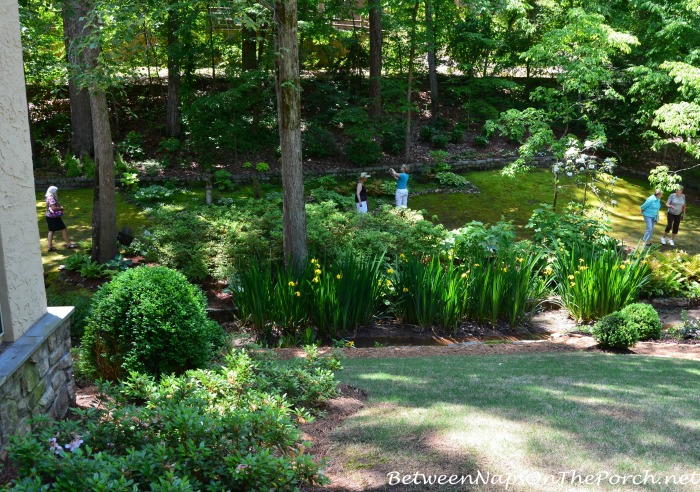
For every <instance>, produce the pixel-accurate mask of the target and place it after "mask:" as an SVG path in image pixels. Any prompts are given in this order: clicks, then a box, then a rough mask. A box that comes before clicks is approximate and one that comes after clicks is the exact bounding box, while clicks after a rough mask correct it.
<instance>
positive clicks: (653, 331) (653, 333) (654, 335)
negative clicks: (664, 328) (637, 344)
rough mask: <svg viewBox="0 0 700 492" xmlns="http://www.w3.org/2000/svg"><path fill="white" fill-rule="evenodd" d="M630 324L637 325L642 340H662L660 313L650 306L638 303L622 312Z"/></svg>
mask: <svg viewBox="0 0 700 492" xmlns="http://www.w3.org/2000/svg"><path fill="white" fill-rule="evenodd" d="M620 314H622V315H623V316H624V317H625V318H626V319H627V323H628V324H632V325H635V326H636V328H637V331H638V332H639V339H640V340H658V339H659V338H661V320H660V319H659V313H657V312H656V309H654V308H653V307H652V306H650V305H649V304H643V303H641V302H637V303H634V304H630V305H628V306H627V307H625V308H624V309H623V310H622V311H620Z"/></svg>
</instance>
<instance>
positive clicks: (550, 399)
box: [331, 353, 700, 491]
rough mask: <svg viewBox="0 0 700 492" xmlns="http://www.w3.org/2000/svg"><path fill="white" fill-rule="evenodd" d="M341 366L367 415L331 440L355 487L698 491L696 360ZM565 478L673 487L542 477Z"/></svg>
mask: <svg viewBox="0 0 700 492" xmlns="http://www.w3.org/2000/svg"><path fill="white" fill-rule="evenodd" d="M343 365H344V367H345V369H344V371H342V372H341V373H340V375H339V378H340V380H341V381H342V382H344V383H347V384H350V385H353V386H356V387H360V388H363V389H365V390H367V391H368V393H369V401H368V404H367V406H366V407H365V408H364V409H362V410H361V411H360V412H359V413H358V414H356V415H354V416H353V417H351V418H349V419H348V420H346V421H345V422H344V423H343V424H342V425H341V426H340V427H339V428H338V429H336V430H335V431H334V433H333V434H332V441H333V442H332V444H331V449H332V456H333V461H334V462H335V463H336V466H338V467H341V468H342V469H344V470H345V473H346V475H347V476H348V477H350V478H352V479H354V480H355V481H358V482H361V481H362V480H363V478H364V479H366V478H367V477H374V480H375V482H374V485H378V483H377V482H376V480H378V479H380V478H381V479H382V480H384V482H383V483H384V484H388V483H389V482H388V476H387V474H388V473H390V472H398V473H399V474H400V475H401V476H403V475H413V474H414V473H416V472H419V473H423V474H426V475H430V474H438V475H439V474H447V475H452V474H456V475H466V474H476V473H478V472H479V471H480V472H481V473H482V474H486V473H487V472H488V473H491V475H494V474H495V475H503V476H506V475H508V474H511V475H512V476H513V477H520V478H522V477H529V480H530V482H529V483H528V484H524V485H523V484H520V485H517V486H511V487H510V488H509V490H523V491H536V490H537V491H539V490H597V489H598V488H600V489H601V490H669V491H670V490H673V491H686V490H687V491H690V490H697V489H698V484H700V468H699V467H698V463H700V378H699V377H698V376H700V366H699V365H698V364H697V362H692V361H685V360H671V359H657V358H650V357H642V356H630V355H611V354H601V353H595V354H592V353H588V354H587V353H574V354H544V353H543V354H537V355H510V356H467V357H460V356H451V357H433V358H420V359H418V358H411V359H401V358H391V359H347V360H344V361H343ZM572 470H574V471H575V472H576V474H578V475H580V476H586V475H595V476H596V480H597V477H598V476H599V474H605V473H607V474H609V475H611V476H612V475H620V476H622V475H628V476H629V475H637V474H642V475H644V474H645V471H646V470H648V473H649V474H650V475H654V476H655V477H656V478H659V479H661V478H662V477H663V478H662V479H663V480H664V481H666V480H667V479H666V476H668V477H670V478H669V479H668V480H669V484H668V485H666V484H657V485H653V484H652V483H651V479H648V482H647V485H639V484H638V485H631V484H630V483H628V485H627V486H622V485H621V484H617V485H611V484H609V483H607V482H606V481H605V480H603V481H602V482H601V486H600V487H597V486H589V487H586V486H579V487H571V485H570V483H569V484H568V485H569V486H563V485H561V484H560V483H558V482H556V481H554V480H553V479H551V480H550V483H548V484H546V483H544V479H543V478H542V479H540V478H541V477H544V476H548V475H552V476H554V477H555V478H559V479H560V478H561V477H562V475H559V474H561V473H564V472H568V473H569V475H567V477H568V478H567V480H569V479H570V478H571V476H572V475H571V471H572ZM692 473H697V474H698V475H697V476H696V477H695V484H694V485H692V484H685V485H684V484H681V483H680V480H681V479H682V475H683V474H692ZM538 474H541V475H538ZM600 476H604V475H600ZM538 477H540V478H538ZM674 479H675V480H676V482H677V483H675V484H674V483H673V480H674ZM628 480H632V478H629V479H628ZM637 481H638V482H639V481H641V479H639V478H638V479H637ZM370 482H371V479H370ZM567 483H568V482H567ZM428 488H429V487H427V486H425V485H422V486H416V487H415V488H411V487H407V486H404V488H401V489H400V490H427V489H428ZM397 489H398V488H397ZM434 489H435V490H450V489H449V487H445V488H439V487H435V488H434ZM474 489H478V490H490V489H492V490H505V487H504V486H503V485H499V486H493V487H474ZM372 490H379V489H378V488H377V489H372ZM382 490H383V489H382ZM461 490H465V489H464V488H462V489H461Z"/></svg>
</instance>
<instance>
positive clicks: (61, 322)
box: [0, 307, 75, 459]
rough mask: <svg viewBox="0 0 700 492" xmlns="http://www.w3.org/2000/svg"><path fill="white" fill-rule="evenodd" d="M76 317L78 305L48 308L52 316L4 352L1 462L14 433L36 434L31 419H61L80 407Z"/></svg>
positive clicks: (0, 355) (0, 400)
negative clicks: (73, 316)
mask: <svg viewBox="0 0 700 492" xmlns="http://www.w3.org/2000/svg"><path fill="white" fill-rule="evenodd" d="M72 313H73V308H72V307H50V308H48V314H46V315H44V316H43V317H42V318H41V319H39V321H37V322H36V323H35V324H34V325H33V326H32V327H31V328H30V329H29V330H28V331H27V332H26V333H25V334H24V335H23V336H22V337H21V338H20V339H19V340H17V341H16V342H15V343H13V344H12V345H10V346H8V347H7V348H6V349H5V350H4V351H3V352H2V353H0V459H4V458H5V455H6V453H7V451H6V447H7V445H8V439H9V437H10V436H11V435H13V434H23V433H27V432H29V431H30V430H31V426H30V424H29V422H28V419H29V418H30V417H34V416H37V415H49V416H50V417H52V418H54V419H60V418H63V417H65V416H66V414H67V412H68V409H69V408H70V407H71V406H72V405H74V404H75V382H74V380H73V360H72V357H71V353H70V349H71V344H70V315H71V314H72ZM47 446H48V443H47ZM47 452H48V448H47Z"/></svg>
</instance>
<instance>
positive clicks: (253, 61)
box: [241, 27, 258, 70]
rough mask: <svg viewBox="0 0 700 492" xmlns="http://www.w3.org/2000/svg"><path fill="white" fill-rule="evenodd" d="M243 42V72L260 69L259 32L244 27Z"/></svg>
mask: <svg viewBox="0 0 700 492" xmlns="http://www.w3.org/2000/svg"><path fill="white" fill-rule="evenodd" d="M241 34H242V36H243V41H242V42H241V56H242V58H243V59H242V62H243V70H255V69H256V68H258V57H257V37H258V35H257V32H256V30H255V29H251V28H249V27H243V30H242V33H241Z"/></svg>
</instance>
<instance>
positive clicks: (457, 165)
mask: <svg viewBox="0 0 700 492" xmlns="http://www.w3.org/2000/svg"><path fill="white" fill-rule="evenodd" d="M515 159H516V158H515V157H490V158H484V159H474V160H461V161H455V162H451V163H449V164H450V165H451V166H452V169H453V170H465V169H471V170H475V171H481V170H485V169H499V168H502V167H503V166H505V165H506V164H510V163H511V162H513V161H514V160H515ZM553 162H554V158H553V157H551V156H539V157H535V164H534V165H535V166H537V167H543V166H546V165H549V164H551V163H553ZM409 166H410V167H411V168H412V169H420V168H423V167H426V166H427V164H425V163H413V164H410V165H409ZM392 167H395V165H386V166H370V167H358V168H353V169H326V170H324V171H320V172H315V171H305V172H304V177H314V176H350V175H358V176H359V174H360V173H362V172H366V173H370V174H371V173H373V172H375V173H376V172H382V171H383V172H386V173H388V172H389V169H391V168H392ZM279 177H280V172H279V171H271V172H268V173H263V174H260V175H259V176H258V178H259V179H261V180H263V181H266V180H269V179H273V178H279ZM139 179H140V181H141V182H142V183H146V184H157V183H163V182H165V181H169V178H166V177H164V176H139ZM253 179H254V176H248V175H246V176H235V175H234V176H232V177H231V180H232V181H233V182H234V183H246V182H250V181H252V180H253ZM178 181H182V182H185V183H201V182H202V178H201V177H188V178H182V179H178ZM52 185H53V186H57V187H58V188H59V189H61V190H75V189H78V188H90V187H92V186H94V180H93V179H92V178H85V177H79V178H50V179H35V180H34V189H35V190H36V192H37V193H41V192H44V191H46V189H47V188H48V187H49V186H52Z"/></svg>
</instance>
